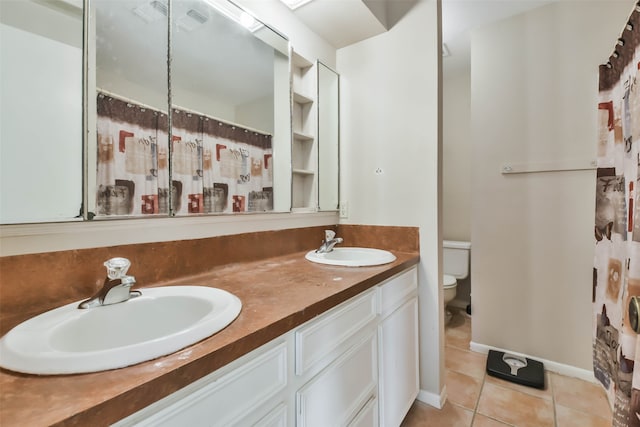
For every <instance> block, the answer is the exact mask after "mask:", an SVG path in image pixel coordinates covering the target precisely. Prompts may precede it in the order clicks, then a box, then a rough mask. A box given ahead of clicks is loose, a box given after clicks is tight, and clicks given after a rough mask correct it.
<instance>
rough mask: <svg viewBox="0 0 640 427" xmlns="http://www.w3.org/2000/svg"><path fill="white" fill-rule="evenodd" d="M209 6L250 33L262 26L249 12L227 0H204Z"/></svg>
mask: <svg viewBox="0 0 640 427" xmlns="http://www.w3.org/2000/svg"><path fill="white" fill-rule="evenodd" d="M204 1H205V2H206V3H207V4H208V5H209V6H211V7H213V8H214V9H216V10H217V11H218V12H220V13H222V14H223V15H224V16H226V17H227V18H229V19H231V20H233V21H235V22H237V23H238V24H240V25H242V26H243V27H245V28H246V29H248V30H249V31H251V32H252V33H254V32H256V31H257V30H259V29H260V28H262V26H263V25H262V23H261V22H260V21H258V20H257V19H255V18H254V17H253V16H251V14H249V13H247V12H245V11H244V10H242V9H240V8H239V7H238V6H236V5H234V4H233V3H231V2H229V1H227V0H204Z"/></svg>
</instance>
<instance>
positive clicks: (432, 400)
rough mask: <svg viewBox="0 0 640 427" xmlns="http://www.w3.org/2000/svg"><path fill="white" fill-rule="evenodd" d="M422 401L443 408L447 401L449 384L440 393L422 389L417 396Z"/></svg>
mask: <svg viewBox="0 0 640 427" xmlns="http://www.w3.org/2000/svg"><path fill="white" fill-rule="evenodd" d="M416 399H417V400H419V401H420V402H422V403H426V404H427V405H430V406H433V407H434V408H438V409H442V407H443V406H444V403H445V402H446V401H447V386H446V385H445V386H444V387H442V391H441V392H440V394H435V393H431V392H429V391H425V390H420V391H418V396H417V397H416Z"/></svg>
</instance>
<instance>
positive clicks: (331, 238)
mask: <svg viewBox="0 0 640 427" xmlns="http://www.w3.org/2000/svg"><path fill="white" fill-rule="evenodd" d="M338 243H342V237H336V233H335V231H333V230H325V231H324V240H323V241H322V246H320V247H319V248H318V249H316V253H318V254H326V253H328V252H331V251H332V250H333V247H334V246H335V245H337V244H338Z"/></svg>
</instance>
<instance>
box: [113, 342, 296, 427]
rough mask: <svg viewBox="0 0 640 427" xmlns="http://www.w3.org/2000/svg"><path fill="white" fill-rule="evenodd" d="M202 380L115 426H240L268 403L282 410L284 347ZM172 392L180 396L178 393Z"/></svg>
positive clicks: (284, 377) (285, 350) (268, 419)
mask: <svg viewBox="0 0 640 427" xmlns="http://www.w3.org/2000/svg"><path fill="white" fill-rule="evenodd" d="M203 380H204V381H203V382H206V383H207V384H205V385H203V386H202V387H200V388H199V389H197V390H195V391H193V392H190V393H188V394H185V396H184V397H182V398H180V399H178V400H176V401H174V402H172V403H171V404H170V405H169V406H166V407H160V408H158V406H160V405H162V401H160V402H158V405H157V406H155V407H154V405H152V406H151V407H147V408H145V409H143V410H142V411H140V412H139V413H136V414H134V415H132V416H131V417H129V418H127V419H125V420H122V421H121V422H120V423H119V425H120V426H123V425H136V426H139V427H141V426H149V427H160V426H163V427H182V426H189V427H196V426H207V427H212V426H220V427H228V426H234V425H242V424H243V423H244V422H245V420H247V419H248V418H250V417H251V416H253V415H259V414H256V411H265V409H264V408H265V406H271V405H272V403H270V402H274V401H275V402H276V403H275V404H273V406H271V408H273V407H276V406H278V405H279V404H280V407H283V408H285V409H286V405H285V404H284V403H280V402H282V401H283V398H282V392H283V391H284V390H285V388H286V385H287V345H286V343H282V344H280V345H278V346H277V347H275V348H273V349H271V350H269V351H267V352H266V353H264V354H262V355H260V356H257V357H255V358H254V359H252V360H250V361H249V362H247V363H244V364H242V365H241V366H240V367H238V368H237V369H234V370H232V371H231V372H229V373H227V374H225V375H223V376H222V377H218V376H216V374H215V373H214V374H211V375H210V377H208V378H207V377H205V378H204V379H203ZM176 393H177V394H182V393H181V391H178V392H176ZM167 399H172V396H169V397H168V398H167ZM172 400H173V399H172ZM156 408H157V409H156ZM267 411H268V408H267ZM263 413H266V411H265V412H263ZM275 418H276V421H274V423H275V424H274V423H271V424H270V423H269V421H270V420H271V419H270V418H267V419H266V420H265V423H263V425H268V426H272V425H279V424H278V421H277V415H276V416H275ZM245 425H246V424H245ZM258 425H260V423H258Z"/></svg>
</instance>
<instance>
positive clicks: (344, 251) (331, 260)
mask: <svg viewBox="0 0 640 427" xmlns="http://www.w3.org/2000/svg"><path fill="white" fill-rule="evenodd" d="M305 258H306V259H307V260H309V261H311V262H316V263H319V264H328V265H339V266H345V267H367V266H374V265H382V264H388V263H390V262H393V261H395V260H396V256H395V255H394V254H392V253H391V252H389V251H385V250H382V249H373V248H357V247H340V248H333V250H332V251H331V252H326V253H319V252H316V251H309V252H307V254H306V255H305Z"/></svg>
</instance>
